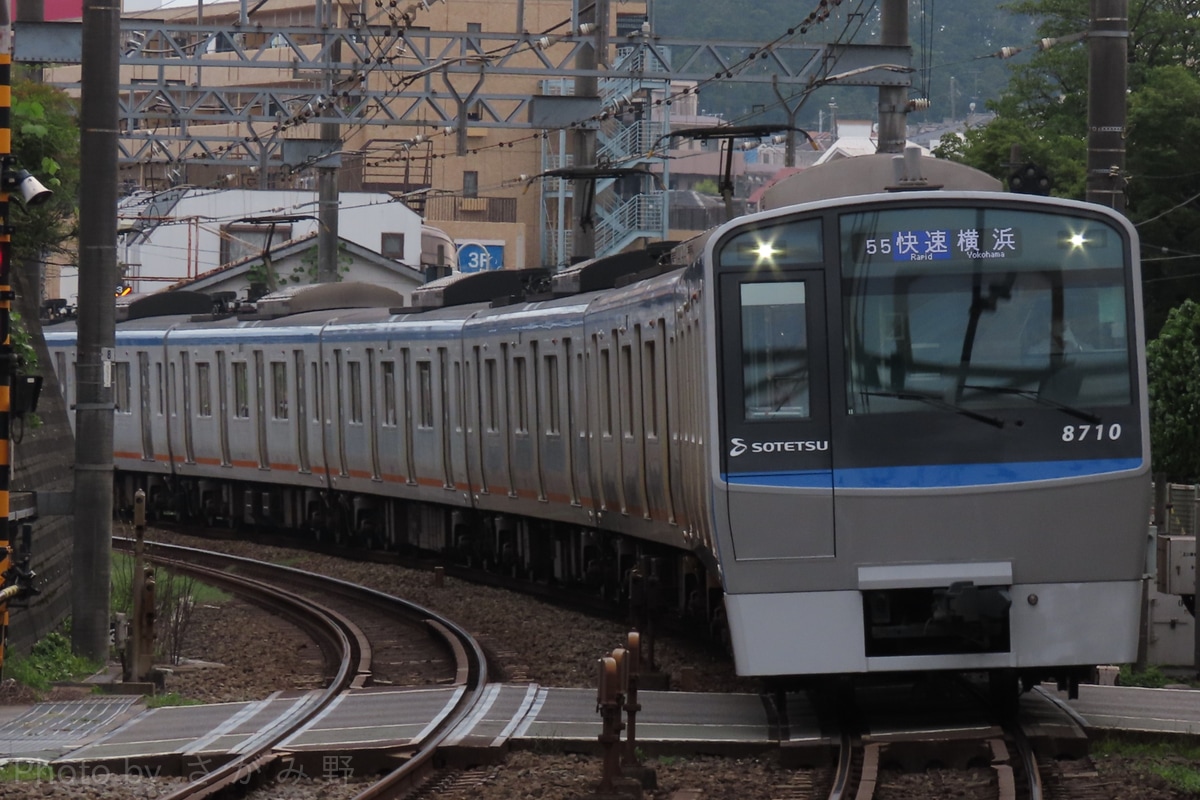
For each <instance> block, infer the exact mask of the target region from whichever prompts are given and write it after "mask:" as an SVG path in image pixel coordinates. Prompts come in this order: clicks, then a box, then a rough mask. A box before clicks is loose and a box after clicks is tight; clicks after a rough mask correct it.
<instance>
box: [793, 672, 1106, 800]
mask: <svg viewBox="0 0 1200 800" xmlns="http://www.w3.org/2000/svg"><path fill="white" fill-rule="evenodd" d="M863 694H866V697H864V696H863ZM919 695H920V692H919V691H913V690H912V689H911V688H899V687H893V688H892V689H885V690H869V691H867V692H865V693H861V692H850V691H844V692H842V693H840V694H839V695H838V696H837V698H836V700H834V699H833V698H832V697H828V696H826V697H822V698H821V699H820V700H817V701H815V702H814V704H813V705H814V707H815V708H818V710H819V711H818V713H819V714H820V716H821V719H822V720H823V722H822V728H823V729H824V730H826V731H828V732H830V733H829V738H830V739H832V741H833V742H834V744H835V745H836V747H835V748H834V749H835V750H836V753H835V754H834V755H833V756H832V757H831V759H830V761H831V766H829V767H824V768H816V769H812V770H809V771H807V773H805V772H804V771H798V772H797V773H795V775H794V776H793V778H792V780H791V782H790V783H789V784H787V785H785V786H781V787H779V789H778V790H777V792H776V796H778V797H780V798H788V800H793V799H794V800H808V799H809V798H812V799H813V800H817V798H827V800H871V798H873V797H876V796H884V797H919V796H926V795H932V794H938V795H939V796H942V795H944V793H945V791H948V790H947V789H946V787H944V786H939V785H937V784H939V782H946V783H953V787H954V790H953V796H955V797H961V798H963V800H985V799H986V800H1042V798H1043V797H1044V791H1043V786H1042V775H1041V769H1040V767H1039V758H1041V759H1042V761H1043V763H1046V762H1050V761H1053V759H1054V757H1056V756H1059V755H1064V754H1066V753H1065V750H1064V751H1061V752H1060V750H1059V748H1065V749H1074V750H1075V751H1076V753H1075V755H1077V754H1078V752H1077V751H1078V750H1079V749H1083V748H1085V747H1086V737H1085V734H1084V732H1083V727H1082V724H1081V722H1082V721H1081V720H1078V717H1077V716H1075V717H1072V716H1071V714H1070V713H1069V708H1068V709H1065V710H1064V708H1062V707H1061V704H1052V703H1046V704H1042V705H1036V706H1033V707H1032V708H1031V707H1029V706H1024V705H1023V709H1022V711H1021V713H1019V714H1018V715H1017V716H1016V717H1008V718H1005V717H998V716H997V715H996V714H994V713H993V712H992V711H991V710H990V709H989V707H988V704H987V703H986V702H985V701H983V700H981V699H980V698H979V697H978V696H976V695H974V694H973V693H972V692H971V691H970V690H966V691H962V692H947V695H948V696H946V697H942V698H940V699H939V700H938V701H937V702H935V703H934V704H932V705H931V704H930V701H929V698H928V697H921V696H919ZM1038 696H1039V697H1042V698H1047V699H1049V700H1051V701H1053V698H1052V697H1051V696H1050V695H1047V694H1046V693H1039V694H1038ZM1056 705H1057V706H1060V707H1059V708H1058V709H1057V711H1058V712H1061V714H1058V713H1057V712H1056V711H1055V706H1056ZM1050 728H1053V732H1052V733H1048V731H1049V730H1050ZM1066 740H1069V741H1067V743H1066V744H1064V741H1066ZM1039 751H1040V752H1039ZM1062 796H1069V793H1068V794H1066V795H1062Z"/></svg>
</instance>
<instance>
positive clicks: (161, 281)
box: [58, 186, 428, 306]
mask: <svg viewBox="0 0 1200 800" xmlns="http://www.w3.org/2000/svg"><path fill="white" fill-rule="evenodd" d="M340 200H341V206H340V211H339V214H338V236H339V237H340V238H341V239H343V240H345V241H346V242H350V243H353V244H355V245H358V246H359V247H360V248H362V249H364V250H369V251H372V252H374V253H379V254H381V255H382V256H383V257H384V258H385V259H389V260H391V261H394V262H397V263H398V264H400V265H404V266H405V267H406V269H404V270H402V271H401V272H402V274H405V275H407V274H409V273H411V272H412V271H413V270H418V271H419V270H420V268H421V265H422V257H421V239H422V224H421V218H420V216H418V215H417V214H416V213H415V212H414V211H412V210H411V209H409V208H408V207H407V206H405V205H404V204H403V203H400V202H398V201H396V200H394V199H393V198H392V197H391V196H390V195H388V194H385V193H358V192H344V193H342V194H341V196H340ZM317 214H318V209H317V193H316V192H315V191H252V190H242V189H197V188H192V187H184V186H181V187H177V188H174V189H168V190H166V191H162V192H156V193H149V192H145V193H137V194H134V195H131V196H129V197H126V198H124V199H123V200H122V201H121V203H120V206H119V208H118V212H117V216H118V231H119V233H118V238H117V260H118V262H120V264H121V266H122V269H123V277H122V279H121V281H122V287H125V288H128V289H130V290H131V291H132V292H133V293H135V294H147V293H152V292H155V291H158V290H159V289H165V288H166V287H168V286H172V285H176V284H178V283H179V282H181V281H189V280H192V279H195V278H197V277H199V276H201V275H206V274H209V273H211V272H213V271H214V270H216V269H218V268H219V267H221V266H224V265H227V264H232V263H235V262H241V261H244V260H245V259H246V258H247V257H249V256H254V255H257V254H260V253H262V252H263V250H264V249H265V248H270V249H275V248H276V247H278V246H280V245H283V244H285V243H288V242H291V241H294V240H299V239H306V238H308V237H310V236H313V235H314V234H316V232H317V230H318V220H317ZM427 238H428V237H427ZM78 286H79V280H78V271H77V270H70V269H64V270H63V274H62V276H61V278H60V280H59V295H58V296H59V297H62V298H63V299H65V300H66V301H67V304H68V305H70V306H75V305H77V304H78V292H79V288H78ZM114 289H115V290H117V291H120V288H119V287H114Z"/></svg>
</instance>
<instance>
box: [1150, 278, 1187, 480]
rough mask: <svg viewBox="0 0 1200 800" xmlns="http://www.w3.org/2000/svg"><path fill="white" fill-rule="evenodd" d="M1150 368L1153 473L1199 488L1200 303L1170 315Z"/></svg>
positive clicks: (1153, 349) (1154, 347)
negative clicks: (1194, 484)
mask: <svg viewBox="0 0 1200 800" xmlns="http://www.w3.org/2000/svg"><path fill="white" fill-rule="evenodd" d="M1146 367H1147V372H1148V373H1149V382H1150V450H1151V453H1152V454H1153V461H1154V466H1153V468H1154V471H1155V472H1156V473H1164V474H1165V475H1166V476H1167V479H1168V480H1170V481H1173V482H1178V483H1194V482H1196V481H1197V480H1200V448H1198V447H1196V442H1197V441H1200V382H1197V380H1196V376H1197V375H1200V304H1197V303H1196V302H1194V301H1192V300H1186V301H1184V302H1183V304H1182V305H1180V306H1179V307H1177V308H1175V309H1173V310H1172V311H1171V313H1170V314H1169V315H1167V321H1166V323H1165V324H1164V325H1163V328H1162V332H1161V333H1160V334H1159V336H1158V338H1157V339H1155V340H1154V341H1152V342H1150V343H1149V345H1147V347H1146Z"/></svg>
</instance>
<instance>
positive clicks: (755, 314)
mask: <svg viewBox="0 0 1200 800" xmlns="http://www.w3.org/2000/svg"><path fill="white" fill-rule="evenodd" d="M805 300H806V297H805V285H804V281H772V282H770V283H744V284H742V286H741V312H742V381H743V384H742V394H743V397H744V398H745V415H746V419H747V420H762V419H807V418H808V416H809V413H810V410H809V386H808V330H807V314H806V313H805Z"/></svg>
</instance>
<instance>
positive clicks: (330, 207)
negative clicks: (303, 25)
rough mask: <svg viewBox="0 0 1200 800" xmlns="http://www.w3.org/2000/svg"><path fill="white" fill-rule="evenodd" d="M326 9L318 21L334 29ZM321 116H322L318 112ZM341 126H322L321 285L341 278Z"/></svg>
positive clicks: (327, 6)
mask: <svg viewBox="0 0 1200 800" xmlns="http://www.w3.org/2000/svg"><path fill="white" fill-rule="evenodd" d="M322 10H324V19H318V20H317V24H319V25H323V26H324V27H325V28H327V29H330V28H333V15H334V9H333V3H332V2H321V1H320V0H318V2H317V6H316V13H317V15H318V17H320V15H321V13H322ZM333 90H334V75H333V70H332V68H331V69H327V70H325V98H326V99H327V100H328V102H330V103H333V102H335V97H334V94H333ZM318 113H321V111H320V109H318ZM340 127H341V126H339V125H338V124H337V123H334V122H325V123H322V124H321V144H322V145H323V149H324V150H325V152H327V153H328V154H329V155H328V156H327V157H326V160H325V161H323V162H321V164H320V165H319V166H318V167H317V217H318V221H317V283H334V282H336V281H337V279H338V270H337V268H338V211H339V206H340V205H341V200H340V199H339V198H338V166H339V165H340V164H341V161H340V155H339V156H335V155H334V154H336V153H337V152H338V151H339V150H340V149H341V142H340V140H339V137H338V134H339V130H338V129H339V128H340Z"/></svg>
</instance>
